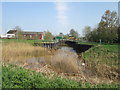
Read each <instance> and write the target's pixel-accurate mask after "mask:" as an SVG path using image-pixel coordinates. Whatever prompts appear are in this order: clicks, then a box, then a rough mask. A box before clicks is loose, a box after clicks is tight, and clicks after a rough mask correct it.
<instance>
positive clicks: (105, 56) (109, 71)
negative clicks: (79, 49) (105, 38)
mask: <svg viewBox="0 0 120 90" xmlns="http://www.w3.org/2000/svg"><path fill="white" fill-rule="evenodd" d="M119 53H120V52H119V51H118V45H108V44H106V45H105V44H102V45H96V46H94V47H92V48H90V49H89V50H87V51H86V52H84V53H82V58H83V59H84V60H85V61H86V62H87V63H88V68H89V69H91V70H92V71H95V72H96V74H97V75H98V76H99V77H104V78H108V79H111V80H113V81H117V82H120V81H119V77H120V71H119V68H118V67H119V65H120V63H119V59H118V54H119Z"/></svg>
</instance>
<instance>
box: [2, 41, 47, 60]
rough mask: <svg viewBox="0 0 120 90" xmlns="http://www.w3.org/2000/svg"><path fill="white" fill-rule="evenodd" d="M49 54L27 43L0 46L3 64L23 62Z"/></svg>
mask: <svg viewBox="0 0 120 90" xmlns="http://www.w3.org/2000/svg"><path fill="white" fill-rule="evenodd" d="M47 54H49V52H48V50H47V49H45V48H43V47H40V46H37V47H35V46H32V45H30V44H28V43H15V42H14V43H9V44H3V45H2V60H3V62H24V61H25V60H26V59H28V58H31V57H41V56H44V55H47Z"/></svg>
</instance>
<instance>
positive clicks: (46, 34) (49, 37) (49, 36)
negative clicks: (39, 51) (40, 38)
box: [44, 31, 54, 40]
mask: <svg viewBox="0 0 120 90" xmlns="http://www.w3.org/2000/svg"><path fill="white" fill-rule="evenodd" d="M53 37H54V36H53V35H52V33H51V32H49V31H44V40H53Z"/></svg>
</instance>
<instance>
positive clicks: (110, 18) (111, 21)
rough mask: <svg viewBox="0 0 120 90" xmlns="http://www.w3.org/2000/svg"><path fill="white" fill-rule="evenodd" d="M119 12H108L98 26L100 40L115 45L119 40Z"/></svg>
mask: <svg viewBox="0 0 120 90" xmlns="http://www.w3.org/2000/svg"><path fill="white" fill-rule="evenodd" d="M118 26H119V23H118V16H117V12H115V11H112V12H111V11H110V10H106V11H105V13H104V15H103V16H102V17H101V21H100V23H99V25H98V38H99V39H102V41H104V42H106V43H113V42H114V40H116V39H117V38H118V33H117V30H118Z"/></svg>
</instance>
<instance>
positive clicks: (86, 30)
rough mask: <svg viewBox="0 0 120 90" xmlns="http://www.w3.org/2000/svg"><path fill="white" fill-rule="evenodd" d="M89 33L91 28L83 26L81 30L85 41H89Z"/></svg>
mask: <svg viewBox="0 0 120 90" xmlns="http://www.w3.org/2000/svg"><path fill="white" fill-rule="evenodd" d="M90 32H91V27H90V26H85V28H84V29H83V35H84V36H85V39H86V40H88V41H89V39H90V37H91V36H90V35H91V34H90Z"/></svg>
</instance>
